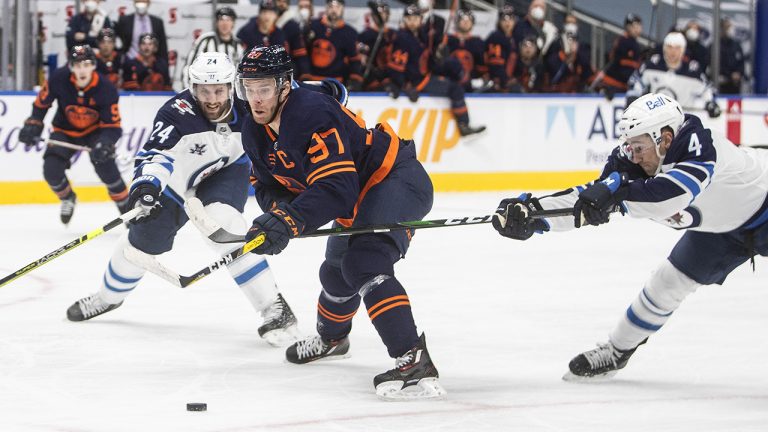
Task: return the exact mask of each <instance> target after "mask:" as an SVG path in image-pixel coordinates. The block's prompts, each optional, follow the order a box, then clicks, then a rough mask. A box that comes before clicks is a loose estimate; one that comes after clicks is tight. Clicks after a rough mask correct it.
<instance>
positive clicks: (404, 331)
mask: <svg viewBox="0 0 768 432" xmlns="http://www.w3.org/2000/svg"><path fill="white" fill-rule="evenodd" d="M399 259H400V250H399V249H398V248H397V246H395V244H394V242H393V241H392V239H391V238H389V237H388V236H386V235H381V234H363V235H360V236H355V237H354V238H353V239H351V240H350V244H349V250H348V251H347V252H346V253H345V254H344V258H343V259H342V264H341V268H342V271H343V274H344V280H346V281H347V283H349V285H350V286H353V287H355V288H356V289H357V292H358V293H359V294H360V296H361V297H362V298H363V301H364V302H365V307H366V309H367V310H368V316H369V317H370V318H371V322H372V323H373V326H374V327H376V331H377V332H378V333H379V336H380V337H381V340H382V341H383V342H384V345H386V346H387V352H389V355H390V356H391V357H393V358H394V357H397V356H400V355H402V354H403V353H404V352H406V351H408V350H409V349H411V348H413V347H414V346H415V345H416V342H417V341H418V340H419V337H418V335H417V334H416V324H415V323H414V321H413V314H412V313H411V303H410V301H409V300H408V295H407V294H406V293H405V289H404V288H403V286H402V285H400V282H398V281H397V279H395V270H394V263H395V262H397V261H398V260H399Z"/></svg>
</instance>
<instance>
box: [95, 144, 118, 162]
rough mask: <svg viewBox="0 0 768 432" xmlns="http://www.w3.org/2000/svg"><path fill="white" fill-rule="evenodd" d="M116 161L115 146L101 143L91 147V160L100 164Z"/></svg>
mask: <svg viewBox="0 0 768 432" xmlns="http://www.w3.org/2000/svg"><path fill="white" fill-rule="evenodd" d="M114 159H115V144H114V143H112V144H109V143H105V142H103V141H99V142H97V143H96V144H94V145H93V147H91V160H92V161H93V163H96V164H100V163H104V162H108V161H111V160H114Z"/></svg>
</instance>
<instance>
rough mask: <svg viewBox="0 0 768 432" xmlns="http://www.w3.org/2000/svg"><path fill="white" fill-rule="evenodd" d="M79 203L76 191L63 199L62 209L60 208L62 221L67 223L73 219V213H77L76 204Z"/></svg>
mask: <svg viewBox="0 0 768 432" xmlns="http://www.w3.org/2000/svg"><path fill="white" fill-rule="evenodd" d="M76 203H77V195H75V193H74V192H72V193H70V194H69V195H68V196H67V197H66V198H64V199H63V200H61V209H60V210H59V217H60V218H61V223H63V224H64V225H67V224H68V223H69V221H70V220H72V215H73V214H74V213H75V204H76Z"/></svg>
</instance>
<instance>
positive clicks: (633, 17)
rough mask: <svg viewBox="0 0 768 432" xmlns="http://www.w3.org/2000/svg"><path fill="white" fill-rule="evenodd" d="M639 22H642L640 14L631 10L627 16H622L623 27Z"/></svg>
mask: <svg viewBox="0 0 768 432" xmlns="http://www.w3.org/2000/svg"><path fill="white" fill-rule="evenodd" d="M641 22H643V19H642V18H640V15H638V14H636V13H632V12H630V13H628V14H627V16H626V17H625V18H624V26H625V27H626V26H628V25H629V24H634V23H641Z"/></svg>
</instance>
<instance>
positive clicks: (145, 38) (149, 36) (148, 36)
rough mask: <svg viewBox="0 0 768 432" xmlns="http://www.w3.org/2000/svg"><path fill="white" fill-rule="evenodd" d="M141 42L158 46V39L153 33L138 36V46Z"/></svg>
mask: <svg viewBox="0 0 768 432" xmlns="http://www.w3.org/2000/svg"><path fill="white" fill-rule="evenodd" d="M142 42H152V43H154V44H155V46H159V45H160V39H158V38H157V35H155V34H154V33H142V34H141V36H139V44H141V43H142Z"/></svg>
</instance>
